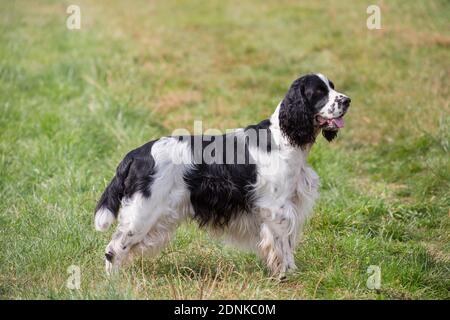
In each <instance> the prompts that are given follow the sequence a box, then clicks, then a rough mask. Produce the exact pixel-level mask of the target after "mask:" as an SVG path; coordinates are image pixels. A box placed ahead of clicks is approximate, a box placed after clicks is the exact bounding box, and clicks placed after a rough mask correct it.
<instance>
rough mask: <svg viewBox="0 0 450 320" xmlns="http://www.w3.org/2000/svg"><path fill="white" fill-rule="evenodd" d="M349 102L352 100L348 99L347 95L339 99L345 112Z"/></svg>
mask: <svg viewBox="0 0 450 320" xmlns="http://www.w3.org/2000/svg"><path fill="white" fill-rule="evenodd" d="M350 102H352V99H350V98H349V97H344V98H343V99H342V100H341V103H342V106H343V107H344V112H346V111H347V109H348V107H350Z"/></svg>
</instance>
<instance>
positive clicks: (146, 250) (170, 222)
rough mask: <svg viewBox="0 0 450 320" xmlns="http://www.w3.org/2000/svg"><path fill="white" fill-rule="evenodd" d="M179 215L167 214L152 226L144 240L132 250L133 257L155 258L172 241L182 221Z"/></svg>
mask: <svg viewBox="0 0 450 320" xmlns="http://www.w3.org/2000/svg"><path fill="white" fill-rule="evenodd" d="M180 218H181V216H180V215H178V214H170V213H165V214H164V215H162V216H161V217H160V219H159V220H158V221H157V222H156V223H155V224H154V225H153V226H152V228H151V229H150V230H149V231H148V232H147V234H146V235H145V236H144V238H143V239H142V240H141V241H140V242H139V243H138V244H136V245H135V246H133V248H132V249H131V254H132V256H133V257H139V256H145V257H150V258H153V257H155V256H156V255H157V254H158V253H159V252H161V250H163V249H164V247H165V246H166V245H167V243H168V242H169V241H170V240H171V239H172V236H173V234H174V233H175V230H176V228H177V227H178V225H179V224H180V222H181V221H182V219H180Z"/></svg>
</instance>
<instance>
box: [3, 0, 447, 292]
mask: <svg viewBox="0 0 450 320" xmlns="http://www.w3.org/2000/svg"><path fill="white" fill-rule="evenodd" d="M70 4H73V3H72V1H1V2H0V112H1V116H0V297H1V298H4V299H22V298H33V299H35V298H45V299H60V298H83V299H85V298H106V299H112V298H118V299H121V298H133V299H134V298H136V299H141V298H148V299H160V298H186V299H189V298H204V299H212V298H215V299H222V298H223V299H231V298H234V299H247V298H255V299H261V298H268V299H311V298H315V299H325V298H330V299H419V298H422V299H448V298H449V297H450V296H449V288H450V272H449V271H450V270H449V269H450V241H449V240H450V228H449V207H450V206H449V204H450V193H449V184H450V182H449V181H450V163H449V138H450V108H449V88H450V86H449V75H450V74H449V73H450V65H449V61H450V53H449V45H450V25H449V18H450V3H449V2H448V1H445V0H433V1H417V2H414V3H412V2H411V1H406V0H403V1H400V0H392V1H350V0H343V1H308V2H307V1H299V0H295V1H292V0H282V1H264V2H262V1H255V0H254V1H215V0H214V1H197V0H196V1H189V2H188V1H173V0H167V1H140V0H137V1H123V2H119V1H108V2H106V1H104V2H103V1H77V3H76V4H78V5H79V6H80V8H81V30H78V31H69V30H68V29H67V28H66V18H67V16H68V15H67V13H66V8H67V7H68V6H69V5H70ZM370 4H378V5H379V6H380V8H381V15H382V16H381V17H382V29H381V30H368V29H367V27H366V19H367V17H368V15H367V14H366V8H367V7H368V6H369V5H370ZM307 72H322V73H324V74H325V75H327V76H328V77H329V78H330V79H332V80H333V81H334V83H335V85H336V87H337V89H338V90H339V91H342V92H345V93H346V94H348V95H349V96H350V97H352V101H353V102H352V107H351V109H350V112H349V114H348V116H347V117H346V121H347V122H346V128H345V129H344V130H341V132H340V134H339V139H338V140H337V141H336V142H335V143H332V144H328V143H326V142H325V141H322V139H321V141H320V142H319V143H318V144H316V145H315V147H314V149H313V151H312V154H311V157H310V163H311V164H312V165H313V167H314V168H315V169H316V171H317V172H318V173H319V175H320V177H321V181H322V187H321V200H320V201H319V203H318V205H317V206H316V209H315V215H314V217H313V218H312V219H311V221H310V222H309V223H308V225H307V228H306V230H305V235H304V238H303V240H302V243H301V245H300V246H299V249H298V252H297V254H296V262H297V265H298V266H299V271H298V272H297V273H296V274H293V275H291V276H290V277H289V279H288V280H287V281H286V282H283V283H277V282H276V281H273V280H271V279H269V275H268V273H267V271H266V270H265V268H264V266H263V264H262V263H260V262H259V261H258V259H257V258H256V257H255V256H254V255H252V254H248V253H242V252H239V251H237V250H235V249H233V248H228V247H225V246H223V245H222V244H220V243H218V242H216V241H211V239H210V238H209V237H208V235H207V234H206V233H204V232H202V231H200V230H199V229H198V228H197V227H196V226H195V225H194V224H189V225H186V226H183V227H182V228H180V229H179V231H178V232H177V235H176V238H175V240H174V241H173V242H172V243H171V245H170V246H169V247H168V248H167V250H165V251H164V252H163V254H162V255H160V256H159V257H158V258H157V259H156V260H154V261H149V260H146V259H141V260H138V261H136V263H135V264H134V265H133V266H132V267H130V268H129V269H127V270H125V271H124V272H123V273H122V274H121V275H120V276H118V277H115V278H112V279H108V278H107V277H106V276H105V274H104V265H103V250H104V247H105V246H106V244H107V242H108V241H109V235H106V234H101V233H96V232H94V230H93V209H94V207H95V203H96V200H97V199H98V197H99V196H100V194H101V192H102V191H103V189H104V187H105V185H106V183H107V182H108V181H109V179H110V178H111V177H112V175H113V173H114V169H115V167H116V165H117V164H118V162H119V161H120V160H121V159H122V157H123V156H124V155H125V153H126V152H127V151H129V150H130V149H132V148H135V147H137V146H139V145H141V144H143V143H145V142H147V141H148V140H150V139H153V138H157V137H159V136H161V135H168V134H170V133H171V132H172V131H173V130H174V129H176V128H188V129H189V130H192V125H193V121H194V120H202V121H203V128H204V129H207V128H218V129H221V130H225V129H227V128H235V127H242V126H246V125H248V124H250V123H256V122H258V121H259V120H262V119H265V118H267V117H268V116H270V114H271V113H272V112H273V111H274V109H275V107H276V105H277V103H278V102H279V101H280V100H281V99H282V97H283V95H284V93H285V92H286V91H287V88H288V86H289V85H290V83H291V82H292V81H293V80H294V79H295V78H296V77H298V76H299V75H301V74H304V73H307ZM70 265H78V266H80V268H81V272H82V274H81V280H82V281H81V289H80V290H78V291H76V290H75V291H72V290H69V289H67V288H66V279H67V278H68V276H69V274H67V271H66V270H67V268H68V266H70ZM369 265H378V266H380V267H381V272H382V274H381V281H382V283H381V290H380V291H379V292H375V291H372V290H369V289H367V287H366V280H367V278H368V274H367V273H366V270H367V267H368V266H369Z"/></svg>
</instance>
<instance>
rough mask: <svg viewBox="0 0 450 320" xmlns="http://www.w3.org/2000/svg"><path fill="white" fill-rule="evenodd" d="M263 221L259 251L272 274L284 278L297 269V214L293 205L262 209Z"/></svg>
mask: <svg viewBox="0 0 450 320" xmlns="http://www.w3.org/2000/svg"><path fill="white" fill-rule="evenodd" d="M261 216H262V218H263V223H262V224H261V229H260V243H259V253H260V255H261V257H262V258H263V259H264V261H265V262H266V264H267V267H268V268H269V269H270V271H271V273H272V275H274V276H278V277H279V278H283V277H284V276H285V274H286V273H287V272H289V271H293V270H295V269H296V266H295V261H294V244H295V234H296V215H295V211H294V210H293V206H291V205H290V204H288V205H283V206H281V207H280V208H277V209H275V210H273V209H263V210H262V211H261Z"/></svg>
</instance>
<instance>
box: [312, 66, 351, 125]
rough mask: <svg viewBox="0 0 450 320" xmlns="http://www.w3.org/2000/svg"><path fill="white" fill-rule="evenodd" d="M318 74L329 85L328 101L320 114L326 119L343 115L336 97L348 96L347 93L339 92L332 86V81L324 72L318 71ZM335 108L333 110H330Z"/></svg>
mask: <svg viewBox="0 0 450 320" xmlns="http://www.w3.org/2000/svg"><path fill="white" fill-rule="evenodd" d="M317 76H318V77H319V78H320V79H322V81H323V82H324V83H325V84H326V85H327V87H328V90H329V92H328V102H327V103H326V104H325V105H324V106H323V107H322V109H321V110H320V112H319V115H320V116H322V117H323V118H325V119H333V118H337V117H340V116H342V115H343V111H342V109H341V107H340V106H339V105H337V104H336V103H335V99H336V98H338V99H342V98H348V97H347V96H346V95H345V94H343V93H340V92H337V91H336V90H334V89H333V88H331V87H330V83H329V81H328V79H327V77H325V76H324V75H323V74H321V73H317ZM331 110H333V111H332V112H330V111H331Z"/></svg>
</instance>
